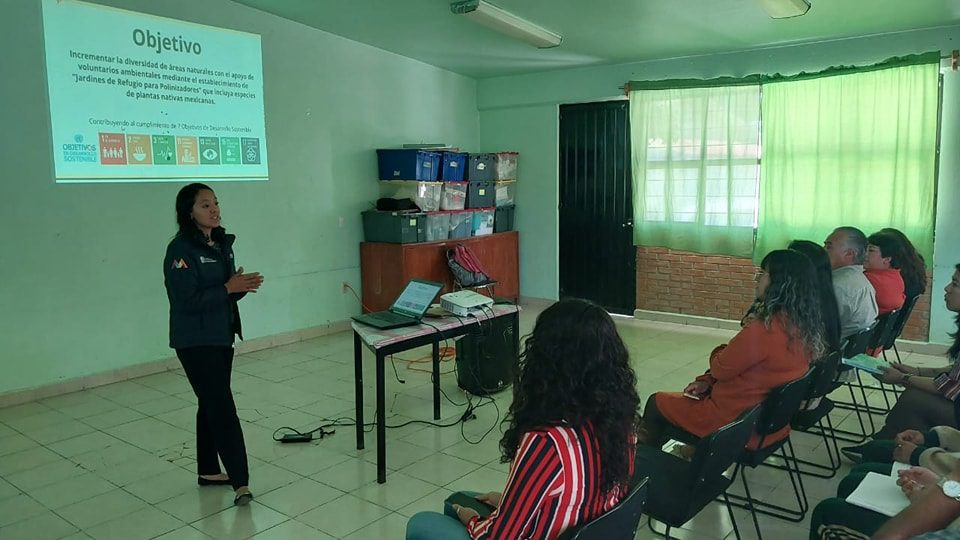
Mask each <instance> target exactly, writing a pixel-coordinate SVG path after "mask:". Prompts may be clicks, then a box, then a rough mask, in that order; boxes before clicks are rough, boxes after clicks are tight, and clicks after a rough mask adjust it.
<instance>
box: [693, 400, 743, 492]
mask: <svg viewBox="0 0 960 540" xmlns="http://www.w3.org/2000/svg"><path fill="white" fill-rule="evenodd" d="M759 416H760V405H756V406H754V407H751V408H750V409H747V410H746V411H744V412H743V413H741V414H740V417H739V418H737V419H736V420H734V421H733V422H730V423H729V424H727V425H725V426H723V427H722V428H720V429H718V430H717V431H714V432H713V433H711V434H709V435H707V436H706V437H703V438H702V439H700V440H699V441H698V442H697V446H696V448H697V449H696V452H695V453H694V455H693V459H692V460H691V462H690V466H691V467H692V468H693V469H694V470H697V471H699V473H698V476H697V480H696V481H695V482H694V486H693V488H692V490H693V491H696V490H697V489H698V488H699V487H700V486H699V485H700V484H707V483H709V482H710V481H711V479H712V478H713V477H715V476H716V475H719V474H723V472H724V471H726V470H727V469H729V468H730V466H731V465H733V464H734V463H736V462H737V460H739V459H740V456H741V455H742V454H743V449H744V448H745V447H746V446H747V442H749V441H750V437H751V436H752V435H753V430H754V428H755V426H756V424H757V418H758V417H759Z"/></svg>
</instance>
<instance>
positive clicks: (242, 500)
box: [233, 493, 253, 506]
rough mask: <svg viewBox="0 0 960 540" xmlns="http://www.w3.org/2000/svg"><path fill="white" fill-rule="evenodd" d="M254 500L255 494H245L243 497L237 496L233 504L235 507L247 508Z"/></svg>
mask: <svg viewBox="0 0 960 540" xmlns="http://www.w3.org/2000/svg"><path fill="white" fill-rule="evenodd" d="M252 500H253V493H244V494H243V495H237V496H236V497H234V499H233V504H234V505H235V506H246V505H248V504H250V501H252Z"/></svg>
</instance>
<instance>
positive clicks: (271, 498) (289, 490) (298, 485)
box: [257, 478, 344, 517]
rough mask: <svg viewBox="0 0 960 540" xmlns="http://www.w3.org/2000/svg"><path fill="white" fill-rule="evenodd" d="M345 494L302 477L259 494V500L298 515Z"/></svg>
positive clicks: (287, 512) (277, 509) (290, 515)
mask: <svg viewBox="0 0 960 540" xmlns="http://www.w3.org/2000/svg"><path fill="white" fill-rule="evenodd" d="M343 495H344V492H342V491H340V490H338V489H334V488H332V487H330V486H327V485H325V484H321V483H320V482H316V481H313V480H310V479H309V478H302V479H300V480H297V481H296V482H293V483H292V484H289V485H286V486H283V487H281V488H277V489H275V490H273V491H271V492H269V493H267V494H266V495H259V496H257V502H259V503H260V504H262V505H265V506H268V507H270V508H272V509H274V510H276V511H277V512H280V513H281V514H284V515H286V516H289V517H296V516H299V515H300V514H302V513H304V512H306V511H308V510H313V509H314V508H316V507H318V506H320V505H322V504H325V503H327V502H330V501H332V500H334V499H336V498H339V497H341V496H343Z"/></svg>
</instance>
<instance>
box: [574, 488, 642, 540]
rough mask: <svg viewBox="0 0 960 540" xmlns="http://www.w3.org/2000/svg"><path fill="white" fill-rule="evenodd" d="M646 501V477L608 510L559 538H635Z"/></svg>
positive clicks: (618, 539) (611, 539)
mask: <svg viewBox="0 0 960 540" xmlns="http://www.w3.org/2000/svg"><path fill="white" fill-rule="evenodd" d="M646 502H647V479H646V478H644V479H643V480H640V481H639V482H638V483H637V485H635V486H633V488H632V489H631V490H630V493H628V494H627V496H626V497H625V498H624V499H623V500H621V501H620V502H619V503H617V505H616V506H614V507H613V508H611V509H610V510H609V511H608V512H606V513H605V514H603V515H602V516H600V517H598V518H597V519H595V520H593V521H591V522H589V523H585V524H583V525H580V526H577V527H573V528H570V529H567V530H566V531H564V532H563V534H561V535H560V537H559V539H558V540H633V539H634V538H635V537H636V536H637V529H639V528H640V516H641V514H642V513H643V505H644V503H646Z"/></svg>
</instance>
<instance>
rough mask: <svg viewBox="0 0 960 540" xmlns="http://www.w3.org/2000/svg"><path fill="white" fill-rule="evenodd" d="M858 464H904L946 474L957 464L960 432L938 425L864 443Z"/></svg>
mask: <svg viewBox="0 0 960 540" xmlns="http://www.w3.org/2000/svg"><path fill="white" fill-rule="evenodd" d="M860 461H861V462H862V463H874V464H878V465H890V464H893V463H895V462H896V463H904V464H906V465H914V466H919V467H923V468H925V469H930V470H931V471H933V472H935V473H937V474H941V475H943V474H947V473H949V472H950V471H951V470H953V467H954V465H956V464H957V462H958V461H960V431H958V430H957V429H956V428H953V427H950V426H937V427H935V428H932V429H930V431H928V432H926V433H921V432H919V431H917V430H915V429H908V430H907V431H904V432H901V433H898V434H897V436H896V437H895V438H894V439H875V440H873V441H870V442H869V443H866V444H865V445H864V446H863V454H862V455H861V456H860ZM887 474H889V471H888V472H887Z"/></svg>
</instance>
